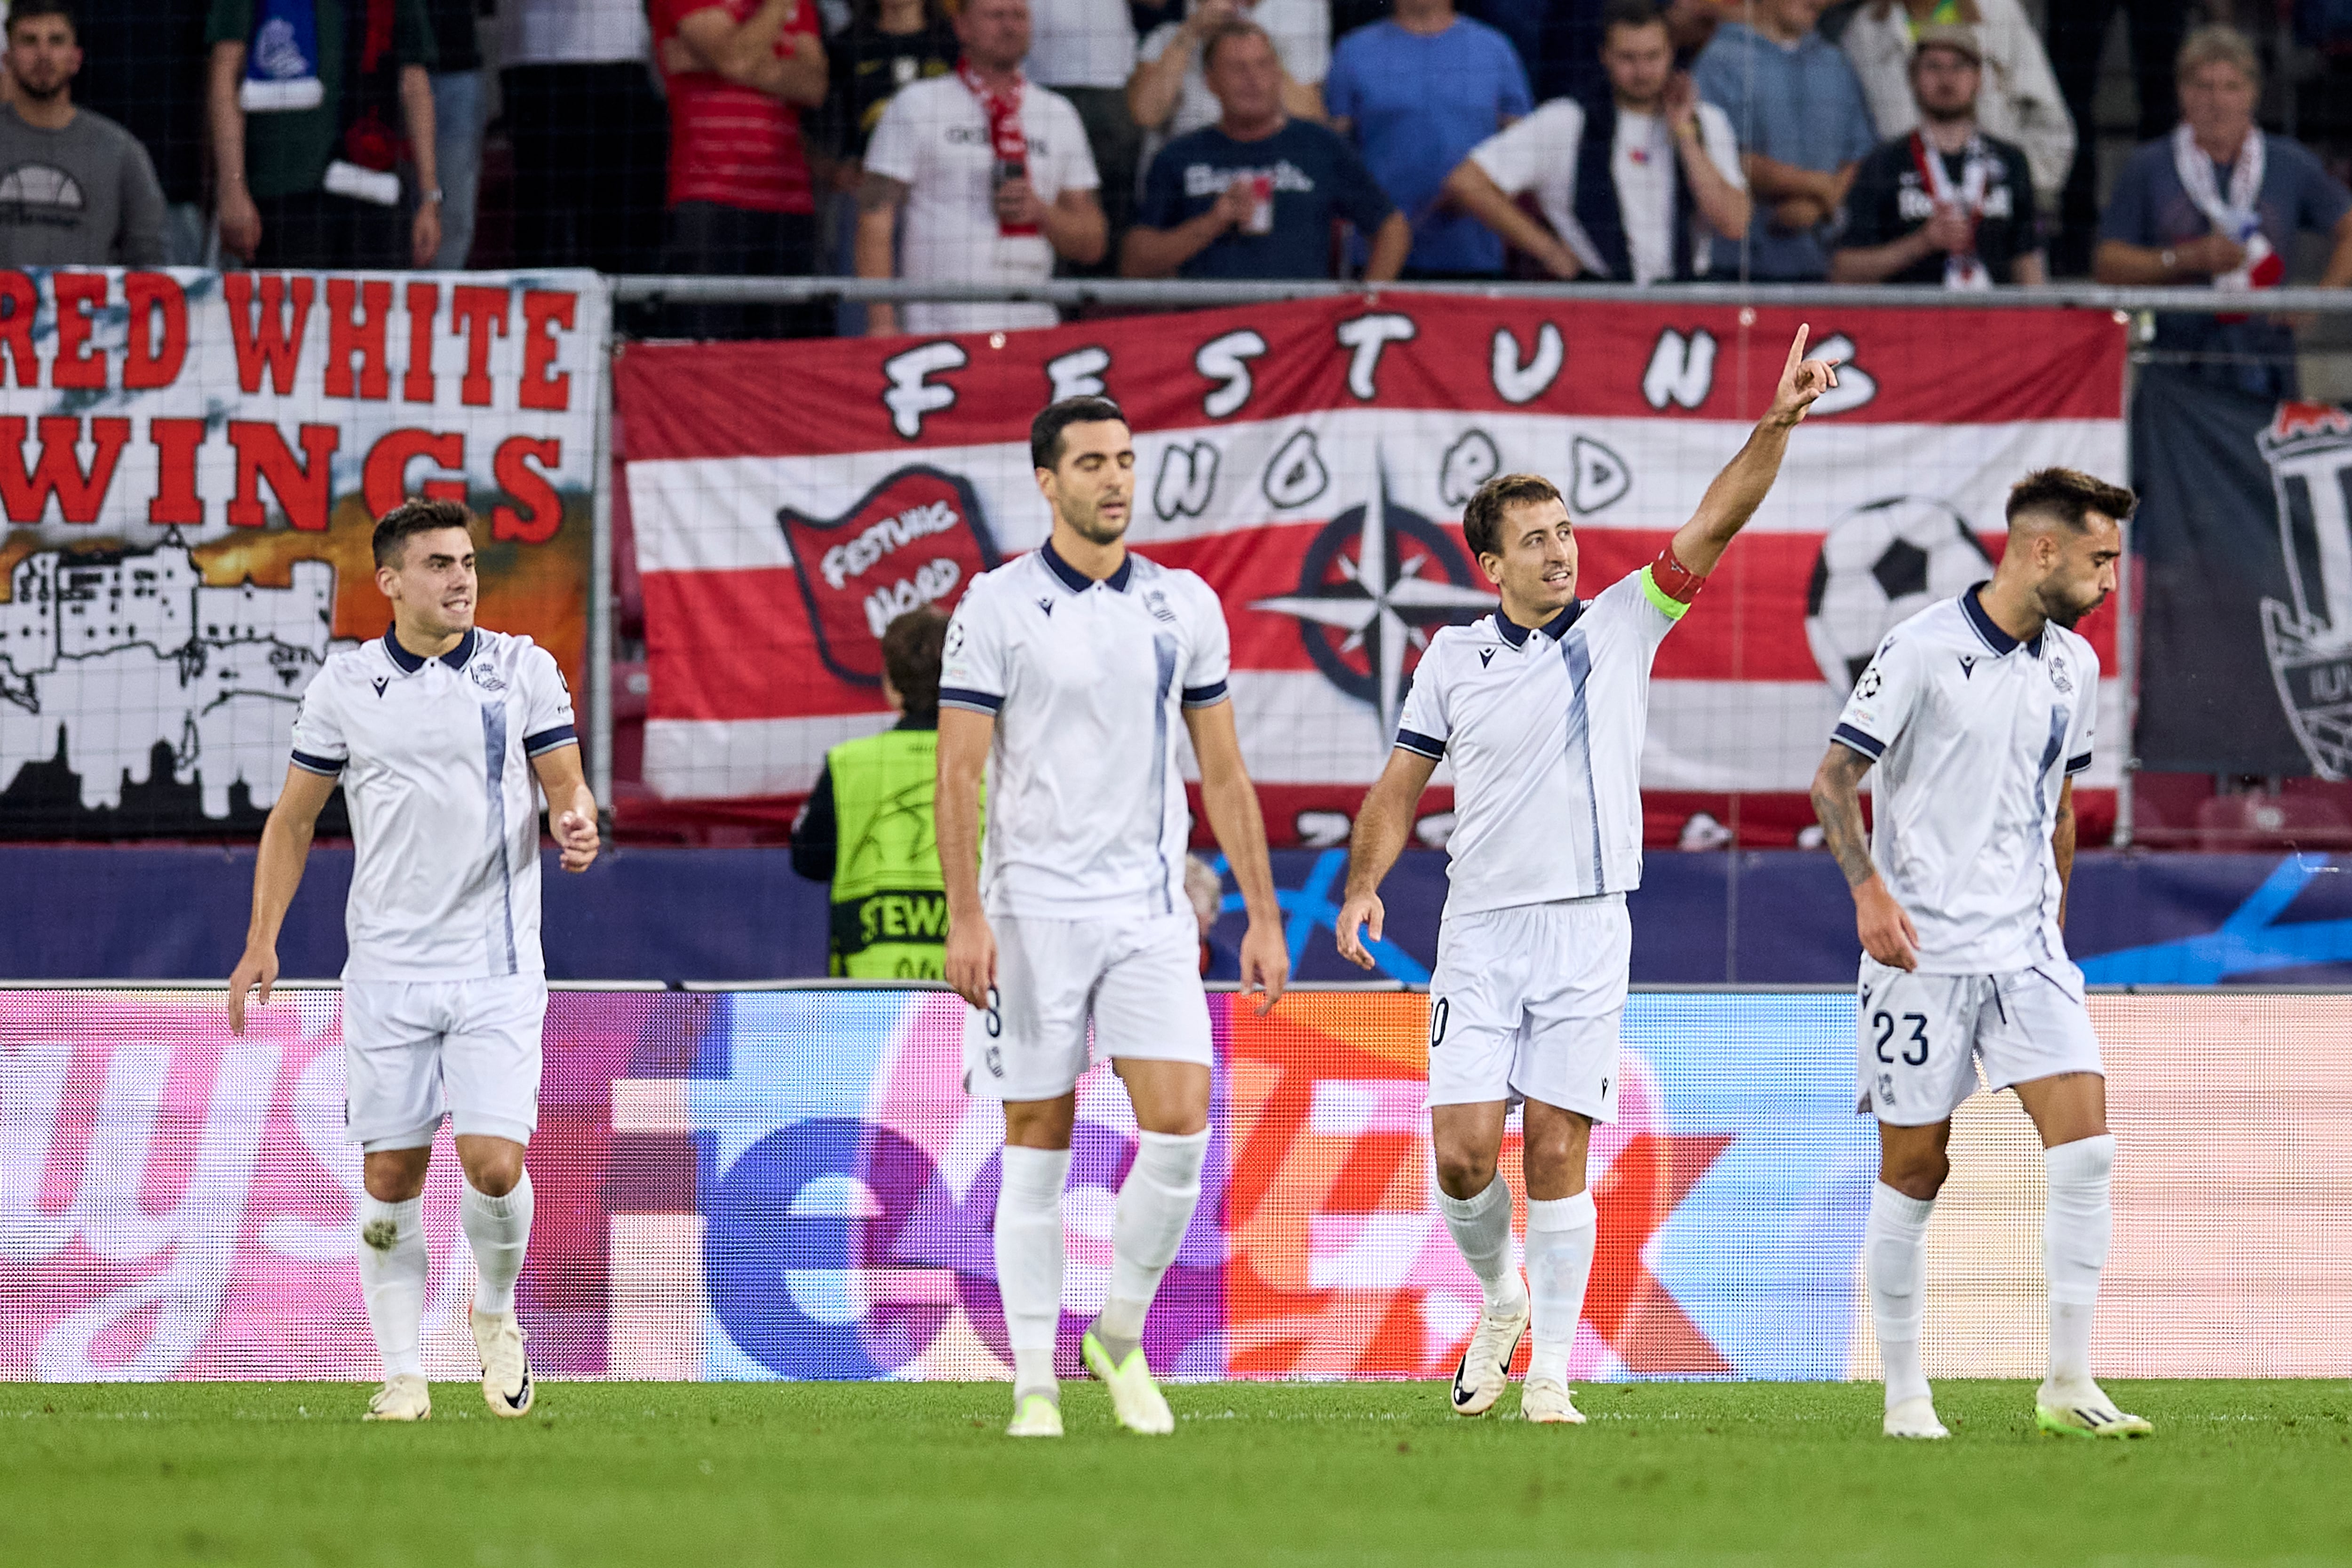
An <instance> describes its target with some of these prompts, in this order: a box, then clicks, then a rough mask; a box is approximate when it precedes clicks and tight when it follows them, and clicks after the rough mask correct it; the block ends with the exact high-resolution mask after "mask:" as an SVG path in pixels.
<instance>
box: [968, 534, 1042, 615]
mask: <svg viewBox="0 0 2352 1568" xmlns="http://www.w3.org/2000/svg"><path fill="white" fill-rule="evenodd" d="M1035 571H1036V553H1035V552H1034V551H1033V552H1030V553H1029V554H1027V555H1016V556H1014V557H1013V559H1012V560H1010V561H1007V562H1006V563H1004V564H1003V565H1002V566H992V567H990V568H989V569H988V570H987V571H985V572H982V574H979V575H978V576H976V577H974V578H973V579H972V580H971V582H969V583H966V584H964V585H963V595H962V596H961V598H959V599H957V600H956V607H955V612H954V618H955V619H957V620H966V619H969V618H970V617H971V616H985V615H990V614H992V613H993V612H994V611H995V610H996V608H997V606H998V605H1000V604H1002V603H1003V600H1004V599H1005V598H1006V596H1007V595H1017V594H1019V593H1020V592H1021V590H1022V587H1023V586H1024V584H1026V583H1027V582H1028V581H1029V580H1030V578H1031V577H1032V576H1033V575H1034V574H1035Z"/></svg>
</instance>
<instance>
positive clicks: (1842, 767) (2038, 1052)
mask: <svg viewBox="0 0 2352 1568" xmlns="http://www.w3.org/2000/svg"><path fill="white" fill-rule="evenodd" d="M2133 505H2134V499H2133V496H2132V493H2131V491H2129V490H2127V489H2122V488H2120V487H2118V486H2116V485H2111V484H2107V483H2105V482H2103V481H2102V480H2099V479H2094V478H2092V477H2091V476H2090V475H2088V474H2084V473H2077V472H2075V471H2074V470H2073V469H2071V468H2043V469H2042V470H2041V471H2040V472H2038V473H2032V474H2028V475H2027V476H2026V477H2025V478H2024V479H2021V480H2020V481H2019V482H2018V484H2017V485H2016V487H2015V488H2014V489H2011V491H2010V492H2009V506H2008V514H2009V548H2008V550H2007V552H2005V553H2004V554H2003V555H2002V556H2001V559H2000V565H1999V566H1998V567H1996V568H1995V569H1994V571H1993V574H1992V580H1991V581H1990V582H1989V583H1979V584H1977V585H1976V586H1975V587H1973V588H1970V589H1969V591H1968V592H1967V593H1965V594H1962V595H1960V596H1959V597H1958V598H1957V599H1946V600H1944V601H1942V602H1941V603H1939V604H1935V605H1928V606H1927V608H1926V609H1924V610H1922V611H1920V612H1919V613H1918V614H1917V615H1916V616H1912V617H1911V618H1910V619H1909V620H1907V621H1905V622H1904V623H1903V624H1902V625H1901V626H1897V627H1895V629H1894V630H1893V631H1892V632H1890V633H1888V634H1887V637H1886V640H1885V642H1883V643H1881V644H1879V646H1878V653H1877V656H1876V657H1875V658H1873V659H1872V660H1871V661H1870V665H1869V667H1868V668H1865V669H1864V671H1863V672H1862V678H1861V679H1859V680H1857V681H1855V682H1854V688H1853V696H1852V697H1850V698H1848V699H1847V700H1846V705H1845V710H1844V711H1843V713H1841V714H1840V715H1839V717H1838V722H1837V728H1836V729H1835V730H1834V731H1832V743H1831V745H1830V749H1829V755H1828V756H1827V757H1825V758H1823V759H1822V765H1821V771H1820V772H1819V773H1816V774H1815V775H1814V776H1813V809H1814V811H1815V812H1816V813H1818V814H1819V816H1820V817H1821V821H1822V831H1823V833H1824V834H1825V835H1826V836H1827V837H1828V841H1829V847H1830V849H1831V851H1832V853H1834V854H1835V855H1836V856H1837V861H1838V865H1839V866H1840V867H1841V868H1843V869H1844V871H1845V877H1846V881H1847V882H1848V883H1849V884H1851V886H1852V887H1853V904H1854V925H1855V928H1856V929H1857V931H1859V932H1860V934H1861V937H1862V947H1863V958H1862V980H1861V990H1860V998H1861V1006H1860V1008H1859V1010H1858V1011H1857V1013H1856V1015H1855V1020H1854V1047H1855V1073H1856V1078H1857V1079H1858V1084H1857V1088H1858V1089H1859V1104H1858V1105H1857V1107H1856V1109H1857V1110H1869V1111H1874V1112H1876V1114H1877V1117H1878V1182H1877V1184H1876V1185H1875V1186H1874V1187H1873V1188H1872V1189H1871V1194H1870V1220H1869V1225H1868V1228H1867V1230H1866V1231H1865V1232H1864V1242H1863V1246H1864V1273H1865V1274H1866V1275H1867V1277H1868V1279H1869V1282H1870V1310H1871V1320H1872V1322H1873V1323H1874V1326H1875V1328H1876V1330H1877V1332H1878V1350H1879V1355H1880V1358H1881V1359H1882V1360H1883V1361H1884V1363H1885V1368H1886V1418H1885V1433H1886V1435H1887V1436H1890V1437H1927V1438H1935V1437H1945V1436H1950V1434H1949V1433H1948V1432H1946V1431H1945V1430H1944V1426H1943V1423H1941V1422H1940V1421H1938V1420H1937V1419H1936V1406H1935V1402H1934V1401H1933V1400H1932V1399H1931V1398H1930V1397H1929V1395H1928V1392H1927V1373H1925V1372H1924V1371H1923V1370H1922V1369H1921V1365H1920V1359H1919V1325H1920V1316H1921V1312H1920V1305H1921V1304H1920V1296H1921V1293H1922V1289H1923V1285H1924V1276H1925V1261H1924V1255H1923V1247H1924V1245H1925V1243H1926V1240H1927V1216H1928V1215H1930V1214H1931V1213H1932V1212H1934V1209H1935V1206H1936V1194H1937V1191H1938V1190H1939V1189H1941V1188H1942V1186H1943V1184H1944V1178H1945V1177H1946V1176H1947V1175H1948V1174H1949V1173H1950V1172H1951V1164H1950V1162H1949V1161H1948V1159H1947V1158H1946V1154H1945V1148H1946V1145H1947V1144H1948V1142H1949V1141H1950V1139H1951V1135H1952V1112H1953V1110H1956V1109H1957V1108H1958V1106H1959V1103H1960V1101H1962V1100H1966V1099H1967V1098H1968V1097H1969V1091H1970V1090H1971V1089H1975V1088H1976V1081H1977V1065H1978V1064H1979V1063H1981V1064H1982V1065H1983V1068H1984V1076H1985V1081H1986V1083H1987V1084H1989V1085H1990V1087H1991V1088H1992V1089H1993V1090H1994V1091H1995V1092H1996V1093H1998V1092H1999V1091H2000V1090H2001V1089H2015V1090H2016V1091H2017V1098H2018V1102H2019V1103H2020V1104H2021V1105H2023V1106H2024V1107H2025V1111H2026V1114H2027V1115H2029V1116H2031V1117H2032V1118H2033V1125H2034V1128H2035V1130H2036V1131H2039V1132H2040V1133H2041V1135H2042V1163H2043V1166H2044V1168H2045V1170H2046V1172H2047V1173H2048V1177H2049V1196H2048V1207H2047V1210H2046V1212H2045V1215H2044V1218H2043V1222H2042V1262H2043V1266H2044V1268H2045V1271H2046V1274H2047V1278H2048V1279H2049V1283H2050V1372H2049V1375H2048V1376H2047V1377H2045V1378H2044V1379H2043V1380H2042V1388H2041V1391H2040V1393H2039V1394H2036V1395H2035V1396H2034V1407H2035V1409H2034V1419H2035V1421H2036V1423H2037V1424H2038V1425H2039V1426H2041V1427H2042V1430H2043V1431H2045V1432H2052V1433H2058V1434H2062V1435H2070V1436H2094V1437H2137V1436H2145V1435H2146V1434H2147V1433H2148V1432H2150V1431H2151V1430H2153V1428H2152V1427H2151V1426H2149V1425H2148V1423H2147V1422H2146V1421H2144V1420H2142V1419H2141V1418H2140V1417H2138V1416H2137V1415H2126V1414H2125V1413H2124V1412H2122V1411H2120V1410H2118V1409H2116V1405H2115V1402H2114V1401H2113V1400H2111V1399H2109V1398H2108V1397H2107V1396H2106V1394H2104V1393H2102V1392H2101V1391H2100V1389H2099V1386H2098V1384H2095V1383H2093V1382H2092V1381H2091V1311H2092V1308H2093V1306H2094V1305H2095V1303H2096V1302H2097V1300H2098V1296H2099V1275H2100V1271H2101V1270H2102V1269H2104V1268H2105V1266H2106V1261H2107V1240H2108V1237H2109V1236H2110V1234H2111V1233H2112V1231H2113V1229H2114V1216H2113V1214H2112V1212H2111V1211H2110V1209H2109V1207H2108V1200H2107V1184H2108V1177H2109V1175H2110V1173H2111V1172H2112V1171H2113V1170H2114V1167H2115V1159H2116V1141H2115V1139H2114V1138H2113V1137H2112V1136H2111V1135H2110V1134H2109V1133H2108V1131H2107V1094H2106V1088H2107V1080H2106V1078H2105V1073H2104V1070H2103V1069H2102V1068H2101V1067H2100V1064H2099V1040H2098V1037H2097V1036H2096V1035H2095V1034H2094V1033H2093V1032H2092V1029H2091V1016H2090V1014H2089V1012H2088V1010H2087V1009H2085V1008H2084V1005H2083V972H2082V971H2081V970H2079V969H2077V968H2075V967H2074V964H2073V963H2071V962H2069V961H2068V959H2067V957H2066V940H2065V936H2064V934H2063V928H2064V926H2065V921H2066V881H2067V878H2068V875H2069V873H2071V872H2072V871H2073V870H2074V775H2075V774H2076V773H2081V772H2082V771H2083V770H2084V768H2087V767H2089V766H2090V765H2091V736H2092V725H2093V721H2094V719H2095V716H2096V710H2097V707H2098V696H2099V659H2098V656H2097V655H2096V654H2095V653H2093V652H2092V651H2091V645H2090V644H2088V643H2086V642H2084V640H2083V639H2082V638H2081V637H2077V636H2075V635H2074V631H2073V630H2072V629H2071V628H2072V627H2073V626H2074V623H2075V622H2076V621H2078V620H2080V619H2082V617H2083V616H2086V615H2089V614H2090V613H2091V612H2092V611H2093V610H2095V609H2096V608H2098V607H2099V605H2100V603H2101V602H2102V601H2103V600H2105V598H2106V596H2107V595H2109V594H2110V593H2112V592H2114V590H2115V586H2116V570H2117V562H2118V561H2119V559H2120V558H2121V555H2122V552H2123V537H2122V530H2121V528H2120V526H2119V525H2120V524H2121V522H2122V521H2123V520H2124V519H2125V518H2126V517H2127V516H2129V515H2130V513H2131V510H2132V507H2133ZM1873 765H1876V766H1877V768H1878V778H1877V783H1876V784H1875V785H1874V789H1873V792H1872V794H1873V798H1874V803H1875V812H1874V818H1875V820H1874V822H1873V824H1872V826H1871V829H1870V837H1869V838H1868V839H1867V840H1865V839H1864V834H1863V825H1862V804H1861V799H1860V795H1859V794H1858V790H1859V786H1860V785H1861V784H1862V779H1863V775H1864V773H1868V772H1869V771H1870V770H1871V768H1872V766H1873Z"/></svg>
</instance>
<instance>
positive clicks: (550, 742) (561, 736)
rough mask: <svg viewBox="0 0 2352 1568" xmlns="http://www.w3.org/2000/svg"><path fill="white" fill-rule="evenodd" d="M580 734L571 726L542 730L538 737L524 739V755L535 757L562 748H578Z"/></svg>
mask: <svg viewBox="0 0 2352 1568" xmlns="http://www.w3.org/2000/svg"><path fill="white" fill-rule="evenodd" d="M579 743H580V732H579V731H576V730H574V729H573V728H572V726H571V725H569V724H558V725H557V726H556V727H555V728H554V729H552V730H541V731H540V732H539V733H538V734H536V735H525V736H524V737H523V738H522V750H523V755H525V756H527V757H535V756H537V755H539V753H540V752H552V751H554V750H556V749H557V748H558V747H561V746H576V745H578V744H579Z"/></svg>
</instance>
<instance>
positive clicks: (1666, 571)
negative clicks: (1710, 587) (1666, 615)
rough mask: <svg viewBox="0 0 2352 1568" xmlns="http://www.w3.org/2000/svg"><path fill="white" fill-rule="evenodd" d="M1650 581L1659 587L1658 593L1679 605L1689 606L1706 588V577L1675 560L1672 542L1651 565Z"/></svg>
mask: <svg viewBox="0 0 2352 1568" xmlns="http://www.w3.org/2000/svg"><path fill="white" fill-rule="evenodd" d="M1650 580H1651V581H1652V582H1654V583H1655V584H1657V585H1658V592H1660V593H1661V594H1664V595H1665V596H1666V597H1667V598H1669V599H1672V600H1673V601H1674V602H1675V603H1676V604H1677V605H1687V604H1689V603H1690V602H1691V601H1692V600H1694V599H1696V598H1697V597H1698V591H1699V590H1700V589H1701V588H1704V587H1706V578H1705V577H1703V576H1701V575H1699V574H1697V573H1696V572H1694V571H1692V570H1691V569H1690V568H1689V567H1687V566H1685V565H1684V564H1683V563H1681V562H1679V561H1677V560H1675V546H1674V542H1673V541H1672V540H1668V541H1667V542H1666V544H1665V547H1664V549H1662V550H1660V551H1659V552H1658V558H1657V559H1656V560H1655V561H1653V562H1651V563H1650Z"/></svg>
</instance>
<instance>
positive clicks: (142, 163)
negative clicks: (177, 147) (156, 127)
mask: <svg viewBox="0 0 2352 1568" xmlns="http://www.w3.org/2000/svg"><path fill="white" fill-rule="evenodd" d="M7 37H8V52H7V72H8V88H9V91H8V101H7V103H6V104H5V105H0V266H5V267H105V266H110V265H115V266H129V267H158V266H161V265H163V187H162V186H161V185H160V184H157V183H156V180H155V165H154V163H153V162H152V161H151V160H150V159H149V158H148V156H147V150H146V149H145V148H144V147H142V146H141V145H140V144H139V142H138V139H137V138H135V137H133V136H132V135H131V132H128V131H125V130H124V129H123V128H122V127H121V126H120V125H117V124H116V123H115V122H114V121H111V120H109V119H107V118H106V117H105V116H104V115H102V114H93V113H91V112H90V111H89V110H86V109H77V108H75V107H74V101H73V79H74V73H75V72H76V71H79V69H81V45H80V44H79V41H78V40H77V39H76V37H75V32H74V18H73V10H72V7H71V6H70V5H68V4H67V0H14V3H13V4H12V5H9V7H8V35H7ZM118 41H119V40H118Z"/></svg>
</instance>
